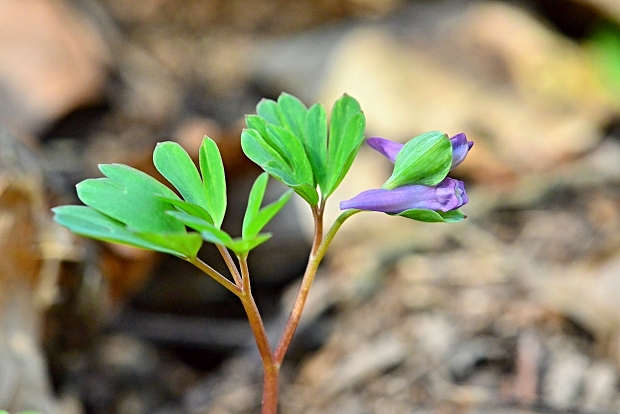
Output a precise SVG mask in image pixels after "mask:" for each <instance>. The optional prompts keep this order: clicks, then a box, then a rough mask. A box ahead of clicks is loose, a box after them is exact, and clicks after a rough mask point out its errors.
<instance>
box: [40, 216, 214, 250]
mask: <svg viewBox="0 0 620 414" xmlns="http://www.w3.org/2000/svg"><path fill="white" fill-rule="evenodd" d="M52 211H53V212H54V220H55V221H56V222H57V223H58V224H60V225H62V226H64V227H67V228H68V229H69V230H71V231H72V232H74V233H76V234H79V235H81V236H84V237H90V238H93V239H97V240H102V241H106V242H112V243H120V244H124V245H127V246H133V247H139V248H142V249H147V250H155V251H158V252H162V253H168V254H172V255H175V256H179V257H183V258H190V257H193V256H195V255H196V253H197V252H198V249H199V248H200V244H202V241H201V240H200V239H198V242H196V239H195V236H197V235H194V236H192V235H189V234H187V233H174V234H173V235H171V234H163V235H162V237H164V238H170V237H171V236H172V237H173V238H177V239H178V238H184V237H186V236H191V237H187V239H186V241H185V242H182V243H177V242H172V243H167V242H166V241H165V240H164V241H162V240H154V239H153V238H150V237H148V236H147V237H146V238H145V237H143V236H141V235H140V234H139V233H135V232H132V231H130V230H129V229H127V227H126V226H125V225H124V224H123V223H121V222H119V221H117V220H115V219H113V218H111V217H109V216H107V215H105V214H103V213H101V212H99V211H97V210H95V209H93V208H91V207H87V206H61V207H56V208H53V209H52ZM177 236H178V237H177ZM192 239H193V243H195V244H194V245H192V241H191V240H192Z"/></svg>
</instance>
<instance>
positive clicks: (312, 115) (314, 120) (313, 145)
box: [304, 104, 329, 194]
mask: <svg viewBox="0 0 620 414" xmlns="http://www.w3.org/2000/svg"><path fill="white" fill-rule="evenodd" d="M305 124H306V125H305V129H306V133H305V140H304V148H305V149H306V154H307V156H308V160H309V161H310V165H311V166H312V171H313V172H314V177H315V181H316V182H317V183H318V184H319V187H320V188H321V191H322V192H323V193H324V194H325V193H326V192H327V189H328V184H329V183H328V182H327V177H328V174H327V115H326V113H325V107H324V106H323V105H321V104H314V105H312V107H311V108H310V109H309V110H308V112H307V114H306V121H305Z"/></svg>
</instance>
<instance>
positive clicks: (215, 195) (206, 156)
mask: <svg viewBox="0 0 620 414" xmlns="http://www.w3.org/2000/svg"><path fill="white" fill-rule="evenodd" d="M199 154H200V155H199V158H200V171H201V172H202V179H203V180H204V194H205V195H206V198H207V211H208V212H209V214H210V215H211V218H213V224H214V225H215V227H217V228H220V227H221V226H222V221H223V220H224V215H225V214H226V176H225V174H224V164H223V162H222V156H221V154H220V150H219V149H218V147H217V144H216V143H215V141H213V140H212V139H211V138H209V137H207V136H205V137H204V139H203V141H202V145H201V146H200V153H199Z"/></svg>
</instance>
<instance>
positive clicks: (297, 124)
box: [278, 92, 308, 142]
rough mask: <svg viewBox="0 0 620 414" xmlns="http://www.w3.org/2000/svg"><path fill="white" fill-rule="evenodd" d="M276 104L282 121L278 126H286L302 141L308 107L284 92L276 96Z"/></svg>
mask: <svg viewBox="0 0 620 414" xmlns="http://www.w3.org/2000/svg"><path fill="white" fill-rule="evenodd" d="M278 106H279V107H280V113H281V114H282V120H283V121H284V123H283V124H281V125H280V126H283V127H285V128H287V129H288V130H289V131H291V132H292V133H293V134H294V135H295V136H297V138H298V139H299V141H300V142H303V141H304V135H305V130H306V128H305V123H306V113H307V112H308V108H306V106H305V105H304V104H303V102H301V101H300V100H299V99H297V98H296V97H294V96H293V95H290V94H288V93H284V92H283V93H282V94H280V96H279V97H278Z"/></svg>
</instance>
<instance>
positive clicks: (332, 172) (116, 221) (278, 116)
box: [53, 93, 472, 414]
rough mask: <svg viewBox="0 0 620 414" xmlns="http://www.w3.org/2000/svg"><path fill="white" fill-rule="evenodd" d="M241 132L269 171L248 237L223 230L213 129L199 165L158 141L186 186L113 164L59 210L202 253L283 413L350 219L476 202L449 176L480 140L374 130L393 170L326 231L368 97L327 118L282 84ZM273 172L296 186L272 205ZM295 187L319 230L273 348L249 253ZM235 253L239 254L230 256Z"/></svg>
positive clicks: (347, 101) (165, 247)
mask: <svg viewBox="0 0 620 414" xmlns="http://www.w3.org/2000/svg"><path fill="white" fill-rule="evenodd" d="M246 125H247V128H246V129H244V130H243V132H242V134H241V145H242V148H243V151H244V152H245V154H246V155H247V156H248V158H250V159H251V160H252V161H254V162H255V163H256V164H258V165H259V166H260V167H261V168H263V170H264V171H265V173H263V174H261V175H260V176H259V177H258V178H257V179H256V181H255V183H254V185H253V187H252V190H251V191H250V195H249V198H248V204H247V209H246V213H245V217H244V219H243V225H242V229H241V236H240V237H232V236H230V235H229V234H228V233H226V232H225V231H224V230H222V229H221V224H222V221H223V219H224V216H225V213H226V205H227V203H226V181H225V175H224V166H223V164H222V158H221V156H220V153H219V150H218V148H217V145H216V144H215V142H214V141H213V140H212V139H210V138H208V137H205V139H204V140H203V143H202V145H201V147H200V151H199V169H197V168H196V166H195V165H194V163H193V161H192V160H191V158H190V156H189V155H188V154H187V153H186V152H185V150H183V148H181V146H179V145H178V144H176V143H173V142H164V143H160V144H158V145H157V147H156V148H155V151H154V153H153V163H154V164H155V167H156V168H157V170H158V171H159V172H160V173H161V174H162V175H163V177H164V178H165V179H166V180H168V182H169V183H170V184H171V185H172V186H173V187H174V188H175V189H176V190H177V191H178V194H180V196H179V195H177V193H175V192H173V191H172V190H170V189H169V188H168V187H167V186H165V185H164V184H162V183H160V182H158V181H157V180H155V179H154V178H152V177H150V176H148V175H147V174H144V173H143V172H141V171H138V170H136V169H134V168H131V167H128V166H126V165H121V164H104V165H100V166H99V168H100V170H101V172H102V173H103V175H104V178H96V179H87V180H85V181H82V182H81V183H79V184H78V185H77V194H78V197H79V198H80V200H81V201H82V202H83V203H84V204H85V205H84V206H61V207H56V208H54V209H53V211H54V213H55V220H56V221H57V222H58V223H60V224H61V225H63V226H65V227H67V228H69V229H70V230H72V231H73V232H75V233H77V234H80V235H82V236H86V237H91V238H94V239H98V240H103V241H107V242H114V243H120V244H125V245H129V246H134V247H139V248H143V249H149V250H154V251H158V252H162V253H168V254H172V255H175V256H177V257H179V258H181V259H183V260H186V261H188V262H190V263H192V264H193V265H194V266H196V267H198V268H199V269H201V270H202V271H203V272H204V273H206V274H207V275H209V276H211V277H212V278H213V279H215V280H216V281H217V282H219V283H220V284H222V285H223V286H224V287H225V288H226V289H228V290H229V291H230V292H231V293H233V294H234V295H236V296H237V297H238V298H239V299H240V300H241V303H242V305H243V307H244V309H245V311H246V314H247V316H248V320H249V323H250V327H251V328H252V332H253V334H254V338H255V340H256V344H257V346H258V350H259V352H260V355H261V358H262V361H263V369H264V381H263V399H262V413H263V414H274V413H276V412H277V404H278V383H279V374H280V367H281V365H282V361H283V359H284V356H285V354H286V351H287V349H288V347H289V345H290V342H291V340H292V338H293V335H294V333H295V329H296V328H297V325H298V324H299V320H300V317H301V313H302V310H303V308H304V304H305V302H306V298H307V296H308V292H309V290H310V287H311V285H312V281H313V280H314V276H315V275H316V271H317V269H318V266H319V264H320V262H321V260H322V259H323V257H324V256H325V252H326V250H327V248H328V246H329V245H330V243H331V241H332V240H333V238H334V236H335V235H336V233H337V232H338V230H339V229H340V227H341V226H342V224H343V223H344V221H345V220H347V219H348V218H349V217H351V216H352V215H353V214H356V213H359V212H361V211H363V210H369V211H381V212H385V213H388V214H392V215H400V216H403V217H407V218H411V219H414V220H420V221H431V222H432V221H444V222H450V221H452V222H455V221H460V220H462V219H463V218H464V217H465V216H464V215H463V214H462V213H461V212H460V211H459V210H458V208H459V207H460V206H462V205H463V204H465V203H466V202H467V196H466V194H465V188H464V186H463V183H462V182H460V181H457V180H453V179H451V178H447V173H448V172H449V171H450V169H451V168H453V167H454V166H456V165H457V164H459V163H460V162H461V161H462V160H463V159H464V158H465V155H466V154H467V151H469V148H471V144H472V143H471V142H468V141H467V140H466V138H465V135H463V134H459V135H457V136H455V137H452V138H448V137H447V135H445V134H442V133H439V132H431V133H427V134H422V135H420V136H418V137H416V138H414V139H412V140H411V141H409V142H408V143H406V144H404V145H403V144H398V143H395V142H392V141H388V140H385V139H382V138H370V139H368V140H367V142H368V143H369V145H371V146H372V147H373V148H375V149H376V150H378V151H379V152H381V153H382V154H383V155H385V156H386V157H387V158H388V159H390V160H391V161H392V162H394V173H393V174H392V176H391V177H390V178H389V179H388V181H387V182H386V183H385V184H384V185H383V188H381V189H375V190H368V191H366V192H363V193H361V194H359V195H358V196H356V197H354V198H352V199H351V200H348V201H343V202H342V203H341V208H342V209H343V210H345V211H343V212H342V214H341V215H340V216H339V217H338V218H337V219H336V220H335V221H334V222H333V223H332V224H331V227H330V228H329V229H328V230H327V231H326V232H325V231H324V223H323V212H324V210H325V204H326V202H327V200H328V198H329V197H330V196H331V195H332V194H333V192H334V190H335V189H336V188H337V187H338V186H339V185H340V183H341V182H342V180H343V179H344V177H345V175H346V173H347V172H348V171H349V168H350V167H351V164H352V163H353V160H354V159H355V156H356V155H357V152H358V150H359V148H360V146H361V145H362V143H363V142H364V127H365V118H364V114H363V112H362V111H361V109H360V106H359V104H358V102H357V101H356V100H355V99H353V98H352V97H350V96H348V95H343V96H342V97H341V98H340V99H338V100H337V101H336V103H335V104H334V106H333V108H332V111H331V116H330V119H329V122H328V120H327V113H326V111H325V108H324V107H323V105H321V104H315V105H313V106H312V107H310V108H307V107H306V106H305V105H304V104H303V103H302V102H301V101H300V100H299V99H297V98H295V97H294V96H292V95H289V94H285V93H283V94H282V95H280V97H279V98H278V100H277V101H273V100H268V99H264V100H262V101H261V102H259V104H258V105H257V107H256V115H248V116H247V117H246ZM268 175H271V176H272V177H274V178H276V179H277V180H279V181H281V182H282V183H284V184H285V185H286V186H288V187H289V188H290V190H289V191H288V192H286V193H284V194H283V195H282V196H281V197H280V198H279V199H278V200H276V201H275V202H273V203H271V204H269V205H267V206H264V207H263V206H262V203H263V197H264V195H265V189H266V187H267V181H268ZM293 193H297V194H298V195H299V196H300V197H301V198H303V199H304V200H305V201H306V202H307V203H308V205H309V206H310V211H311V212H312V216H313V218H314V240H313V243H312V248H311V251H310V255H309V259H308V265H307V267H306V271H305V273H304V276H303V279H302V283H301V286H300V289H299V292H298V294H297V298H296V299H295V302H294V305H293V308H292V309H291V312H290V315H289V319H288V321H287V323H286V325H285V328H284V330H283V332H282V335H281V337H280V339H279V341H278V343H277V344H276V346H275V348H274V347H272V345H271V344H270V342H269V339H268V338H267V334H266V332H265V328H264V325H263V322H262V319H261V316H260V313H259V311H258V308H257V306H256V303H255V301H254V298H253V297H252V291H251V287H250V273H249V269H248V264H247V258H248V254H249V253H250V251H251V250H253V249H254V248H255V247H257V246H258V245H260V244H261V243H264V242H265V241H267V240H268V239H269V237H270V235H269V234H267V233H261V231H262V229H263V227H264V226H265V225H266V224H267V223H268V222H269V221H270V220H271V219H272V218H273V217H274V216H275V215H276V214H277V213H278V212H279V211H280V209H281V208H282V207H283V206H284V205H285V204H286V203H287V201H288V200H289V199H290V198H291V196H292V194H293ZM205 241H206V242H209V243H213V244H215V245H216V246H217V248H218V250H219V252H220V253H221V255H222V257H223V258H224V260H225V262H226V264H227V266H228V270H229V271H230V276H229V277H226V276H225V275H222V274H221V273H219V272H217V271H216V270H215V269H213V268H212V267H211V266H209V265H208V264H206V263H205V262H203V261H202V260H201V259H200V258H199V257H198V252H199V250H200V247H201V245H202V243H204V242H205ZM231 253H232V254H234V255H235V256H236V258H237V260H236V261H235V260H234V259H233V257H232V254H231Z"/></svg>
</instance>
